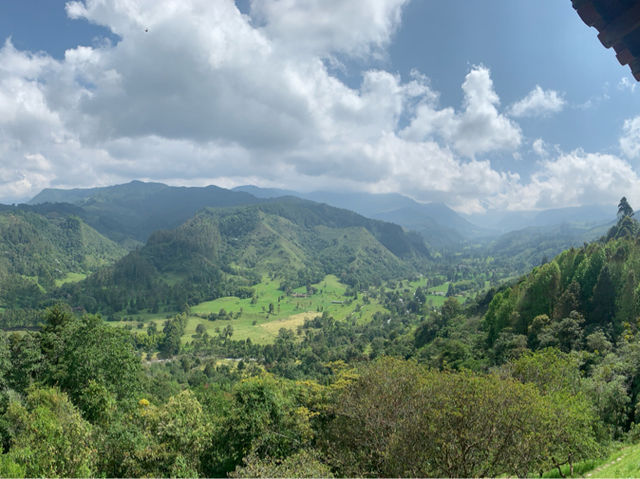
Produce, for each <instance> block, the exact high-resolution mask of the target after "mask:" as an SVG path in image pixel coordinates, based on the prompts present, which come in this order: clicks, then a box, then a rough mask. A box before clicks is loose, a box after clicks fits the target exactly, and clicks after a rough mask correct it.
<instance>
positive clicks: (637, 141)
mask: <svg viewBox="0 0 640 479" xmlns="http://www.w3.org/2000/svg"><path fill="white" fill-rule="evenodd" d="M620 149H621V150H622V153H623V154H624V155H625V156H627V157H628V158H638V157H639V156H640V116H636V117H635V118H630V119H628V120H625V121H624V125H623V126H622V136H621V137H620Z"/></svg>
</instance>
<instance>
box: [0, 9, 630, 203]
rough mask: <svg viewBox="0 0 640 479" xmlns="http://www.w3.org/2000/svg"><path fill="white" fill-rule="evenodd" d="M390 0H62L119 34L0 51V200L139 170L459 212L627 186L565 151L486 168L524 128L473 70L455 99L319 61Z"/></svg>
mask: <svg viewBox="0 0 640 479" xmlns="http://www.w3.org/2000/svg"><path fill="white" fill-rule="evenodd" d="M406 3H407V0H353V1H349V2H344V1H341V0H340V1H339V0H261V1H258V0H255V1H253V2H252V3H251V8H250V15H244V14H242V13H241V12H240V11H239V10H238V9H237V7H236V5H235V3H234V2H233V1H232V0H216V1H210V0H163V1H158V0H135V1H134V0H86V1H84V2H80V1H73V2H69V3H68V4H67V14H68V15H69V16H70V17H71V18H78V19H85V20H87V21H90V22H92V23H96V24H100V25H103V26H106V27H108V28H109V29H111V31H113V32H114V33H115V34H116V35H118V37H119V40H118V41H117V42H115V43H113V44H112V43H109V42H106V41H105V42H103V43H97V44H94V45H93V46H77V47H76V48H73V49H70V50H68V51H67V52H66V54H65V56H64V59H62V60H55V59H53V58H51V57H49V56H47V55H45V54H33V53H30V52H23V51H19V50H16V48H15V47H14V46H13V45H12V44H11V42H10V41H7V42H6V43H5V44H4V46H3V47H2V48H0V157H1V158H2V162H1V163H0V192H1V193H0V201H13V200H15V199H26V198H27V197H29V196H31V195H34V194H35V193H37V192H38V191H39V190H40V189H41V188H43V187H47V186H58V187H75V186H94V185H105V184H113V183H116V182H122V181H128V180H131V179H134V178H137V179H144V180H154V181H164V182H167V183H171V184H188V185H205V184H212V183H213V184H219V185H221V186H234V185H237V184H246V183H258V184H261V185H265V186H278V187H288V188H291V187H292V185H294V187H295V188H299V189H307V190H310V189H318V188H323V189H326V188H328V187H329V188H343V189H357V190H365V191H371V192H392V191H395V192H402V193H406V194H410V195H411V196H413V197H414V198H416V199H418V200H423V201H444V202H446V203H448V204H450V205H451V206H453V207H455V208H457V209H459V210H461V211H468V212H472V211H481V210H482V209H483V208H485V207H487V206H489V207H510V208H530V207H543V206H545V205H552V206H558V205H560V204H563V203H562V202H570V203H571V202H573V203H575V202H578V201H580V200H581V199H582V198H588V199H589V202H593V201H594V200H593V198H602V199H603V200H607V201H608V200H609V199H610V198H609V196H612V197H614V196H615V197H617V196H620V195H619V192H618V191H615V192H610V193H607V188H613V186H614V185H615V184H616V182H617V181H623V180H624V181H626V183H621V184H622V185H623V186H625V187H626V186H628V185H630V184H632V183H634V182H635V181H637V178H636V177H635V173H634V172H633V170H632V169H631V168H630V167H629V165H628V164H627V163H626V162H624V161H623V160H620V159H618V158H616V157H613V156H606V155H605V156H601V155H595V154H587V153H583V152H580V151H577V152H574V153H571V154H567V155H560V156H559V157H558V158H556V159H554V160H551V159H548V160H547V161H545V162H542V163H540V170H539V171H538V172H536V173H534V174H533V176H532V179H531V180H530V181H529V180H527V182H523V179H522V178H520V176H519V175H518V174H516V173H513V172H509V171H498V170H496V169H495V168H494V167H493V165H492V163H491V161H490V158H491V156H490V154H492V153H495V152H500V153H506V154H507V155H508V156H511V157H513V158H518V157H520V152H519V149H520V147H521V145H522V142H523V134H522V131H521V129H520V127H519V125H518V124H517V123H516V121H515V120H514V119H513V118H510V117H509V116H508V115H507V114H506V112H505V111H504V109H501V107H500V98H499V96H498V94H497V92H496V91H495V88H494V85H493V82H492V79H491V72H490V70H489V68H487V67H485V66H474V67H472V68H471V69H470V71H469V72H468V74H467V75H466V76H465V78H464V79H461V82H462V85H461V88H462V93H463V102H462V104H461V105H460V106H459V107H458V108H454V107H451V106H447V105H444V106H442V105H440V104H439V103H440V95H439V93H438V92H437V91H435V90H434V89H433V88H432V86H431V83H430V81H429V78H428V77H427V76H426V75H424V74H423V73H421V72H419V71H413V72H411V75H410V76H409V78H402V77H401V76H400V75H398V74H394V73H390V72H388V71H384V70H381V69H368V70H365V71H363V72H362V81H361V82H360V84H359V85H356V86H353V85H351V86H350V85H347V84H346V83H344V82H343V81H341V80H340V79H339V78H338V77H337V76H336V75H335V74H333V73H332V72H331V71H330V69H329V68H328V67H327V64H328V63H329V62H327V60H328V59H330V58H331V57H332V56H334V55H338V56H343V55H346V56H350V57H358V60H359V61H366V60H367V59H368V58H375V57H376V56H379V55H381V54H383V52H384V48H385V47H386V45H388V44H389V42H390V41H391V40H392V37H393V33H394V32H395V31H396V30H397V28H398V26H399V24H400V21H401V17H402V8H403V6H404V5H405V4H406ZM356 13H357V14H356ZM362 15H365V16H366V21H363V17H362ZM534 92H535V90H534ZM530 96H531V95H530ZM542 96H543V98H547V96H549V92H543V94H542ZM551 97H553V96H552V95H551ZM532 103H535V101H532ZM528 108H529V107H528ZM547 110H549V108H548V107H547ZM511 114H512V112H511ZM512 116H513V115H512ZM633 128H636V127H633ZM633 128H632V127H629V129H628V130H629V131H628V132H627V127H626V123H625V132H627V133H625V135H627V136H629V135H628V133H629V132H632V130H633ZM621 145H622V140H621ZM533 149H534V151H536V152H538V153H539V154H541V153H542V152H544V151H545V150H546V148H545V144H544V142H543V141H542V140H541V139H539V140H536V141H535V142H534V143H533ZM623 150H624V147H623ZM544 158H549V156H548V155H547V156H544ZM590 168H591V169H595V171H596V172H597V173H593V172H590ZM607 174H608V175H609V176H606V175H607ZM576 176H579V177H580V178H581V180H580V181H578V182H576V181H575V178H576ZM603 178H604V181H602V179H603ZM598 181H602V184H601V185H599V184H598V183H597V182H598ZM573 183H575V186H573ZM592 195H593V198H591V196H592ZM607 195H609V196H607ZM628 196H630V195H629V194H628ZM554 202H557V203H554Z"/></svg>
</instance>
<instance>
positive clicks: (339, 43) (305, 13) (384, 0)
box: [251, 0, 409, 57]
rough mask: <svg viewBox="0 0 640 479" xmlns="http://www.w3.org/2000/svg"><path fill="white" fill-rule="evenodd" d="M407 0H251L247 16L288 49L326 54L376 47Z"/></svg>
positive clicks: (362, 51)
mask: <svg viewBox="0 0 640 479" xmlns="http://www.w3.org/2000/svg"><path fill="white" fill-rule="evenodd" d="M408 2H409V0H350V1H348V2H345V1H344V0H251V16H252V17H253V18H254V20H256V21H257V23H258V24H259V25H262V27H261V30H263V31H264V32H265V33H266V34H267V35H268V36H269V38H271V39H273V41H274V42H277V43H278V44H279V46H281V47H284V48H285V49H286V50H287V51H294V52H298V53H304V54H312V55H318V56H321V57H325V56H328V55H332V54H346V55H349V56H358V57H362V56H367V55H371V54H372V53H373V54H375V53H380V52H381V51H382V50H383V48H384V47H385V46H386V45H387V44H388V43H389V41H390V40H391V36H392V35H393V33H394V32H395V31H396V29H397V28H398V27H399V25H400V21H401V15H402V7H403V6H404V5H405V4H407V3H408Z"/></svg>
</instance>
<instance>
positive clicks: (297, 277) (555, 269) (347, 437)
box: [0, 182, 640, 477]
mask: <svg viewBox="0 0 640 479" xmlns="http://www.w3.org/2000/svg"><path fill="white" fill-rule="evenodd" d="M244 190H247V191H231V190H224V189H221V188H214V187H207V188H202V189H198V188H174V187H167V186H165V185H161V184H146V183H141V182H134V183H130V184H127V185H118V186H114V187H107V188H99V189H91V190H87V191H83V190H72V191H65V190H59V191H58V190H55V191H54V190H50V191H45V192H43V193H42V194H41V195H38V197H36V198H35V199H34V200H33V201H32V202H31V203H33V204H31V205H19V206H13V207H6V208H4V209H3V210H2V211H0V235H1V237H2V244H3V245H4V246H3V250H2V254H0V279H2V282H1V283H0V301H1V302H0V304H1V309H0V324H1V325H2V328H3V329H4V330H5V332H3V333H2V334H1V335H0V338H1V339H2V341H0V358H1V357H4V358H6V361H5V363H2V362H1V361H0V378H1V379H2V381H4V382H3V383H2V384H4V386H3V387H4V389H2V394H4V395H5V396H2V397H6V401H7V402H6V403H7V404H9V406H7V409H6V410H5V412H4V413H3V414H4V416H3V417H4V418H6V419H7V420H10V424H18V423H20V422H19V421H23V422H24V424H29V423H30V422H31V421H39V420H41V419H40V418H39V416H38V414H49V413H48V412H46V411H48V409H47V408H48V407H49V406H46V405H47V404H60V406H55V407H63V408H66V409H67V410H68V411H70V414H71V415H72V419H65V420H68V421H72V422H73V423H74V424H76V426H74V427H80V428H84V429H82V430H86V431H90V434H91V435H92V437H94V438H96V439H95V440H96V441H98V442H97V443H96V444H97V446H96V447H97V448H98V450H99V451H100V457H102V459H100V458H99V457H98V456H97V455H93V453H92V452H91V451H88V450H87V451H85V450H82V449H78V450H77V451H76V453H77V454H78V455H79V456H78V458H77V459H74V460H75V461H76V462H75V464H78V465H79V466H73V465H72V463H65V464H67V466H68V467H76V469H73V468H72V469H69V471H71V472H69V474H76V473H80V472H82V471H96V470H100V471H103V472H104V473H106V474H107V475H110V476H138V475H144V474H153V475H159V476H169V475H180V476H182V475H188V476H191V475H205V476H224V475H230V476H234V475H240V476H244V475H252V474H254V472H253V471H255V470H256V469H255V468H259V469H260V470H261V471H268V472H265V473H264V474H268V475H272V474H276V473H278V474H279V472H278V471H280V470H281V469H280V468H282V467H286V468H287V469H286V470H287V471H288V472H287V475H292V476H298V475H306V474H309V473H310V472H314V474H315V473H319V474H320V473H321V474H322V475H328V474H329V473H331V474H337V475H341V476H342V475H346V476H361V475H384V476H392V475H393V476H395V475H398V476H407V475H410V476H411V475H419V476H434V475H435V476H449V477H461V476H462V477H468V476H476V475H481V476H485V475H499V474H503V473H506V474H514V475H523V474H524V472H528V473H532V472H534V471H540V470H543V471H547V472H546V473H545V477H555V476H554V475H555V474H556V473H557V474H558V475H560V474H563V475H567V474H569V475H570V474H571V469H572V468H574V466H575V469H574V473H579V474H585V473H587V471H590V470H591V469H594V472H593V474H597V473H598V471H601V470H603V471H609V469H602V468H603V467H604V466H603V465H604V464H605V462H604V461H605V458H606V456H607V454H609V453H611V454H615V451H618V450H619V448H620V447H623V446H621V444H627V445H626V446H624V447H626V448H627V449H623V450H624V451H631V450H632V449H629V448H633V447H635V446H629V445H628V444H633V443H634V442H635V441H636V434H637V426H636V425H635V424H636V420H637V419H638V417H637V413H636V405H637V404H638V401H639V397H638V396H637V387H638V386H637V385H638V384H640V383H639V382H638V381H640V361H639V360H638V358H639V357H640V356H638V351H639V350H638V347H637V345H638V344H640V342H638V339H637V338H638V337H640V329H639V326H638V324H637V321H634V320H633V318H636V317H637V316H638V315H640V310H639V309H638V307H639V306H638V305H640V301H638V298H637V296H638V291H640V283H639V281H640V270H639V269H638V264H640V262H639V260H638V258H640V250H638V248H637V238H638V237H640V226H639V224H638V222H637V221H636V220H635V219H633V215H632V213H633V211H632V210H631V212H628V211H627V210H626V209H625V210H624V214H619V215H618V221H617V222H613V223H612V222H610V221H608V222H605V223H602V224H596V223H587V222H579V221H578V222H574V223H566V222H562V223H559V224H551V225H540V223H539V222H538V223H537V224H536V226H531V227H529V228H526V229H524V230H516V231H510V232H507V233H504V234H500V233H494V234H493V236H491V235H488V233H487V229H483V228H482V227H477V228H476V229H473V228H471V230H470V231H467V233H465V234H464V235H463V233H462V232H461V231H458V233H456V234H457V235H458V234H459V236H457V238H458V239H457V240H456V241H453V240H452V241H448V242H447V244H439V243H435V244H434V243H430V242H429V237H430V235H429V234H421V233H420V232H419V231H412V230H411V229H410V228H408V227H407V226H406V225H407V224H408V223H405V225H404V227H403V226H400V225H397V224H394V223H390V222H387V221H383V220H381V219H373V218H368V217H366V216H363V215H361V214H359V213H356V212H353V211H350V210H348V209H344V208H341V207H336V206H329V205H328V204H326V203H317V202H315V201H312V200H310V199H302V198H297V197H295V196H294V195H292V194H291V193H292V192H287V196H284V197H258V196H252V194H251V193H250V191H253V192H256V191H258V190H257V189H255V188H254V189H248V188H244ZM238 195H240V196H238ZM262 196H266V194H263V195H262ZM320 196H321V195H320ZM321 197H322V196H321ZM338 198H339V197H338ZM347 199H349V200H350V201H353V202H354V204H355V205H356V206H357V204H360V205H369V207H371V208H373V207H375V208H377V209H378V211H382V209H384V207H385V205H387V206H389V207H390V208H391V209H390V210H389V211H390V212H396V211H399V210H398V208H397V207H398V205H399V204H403V203H404V204H406V203H407V201H408V200H405V199H402V197H399V196H392V197H388V196H384V195H383V196H381V197H380V198H375V197H374V196H366V197H357V198H356V199H354V198H353V197H348V196H345V197H343V198H342V201H347ZM42 200H46V202H45V203H40V201H42ZM57 200H62V201H68V202H62V203H58V202H51V201H57ZM621 204H622V203H621ZM158 205H161V207H160V206H158ZM168 205H171V208H169V209H167V210H166V211H165V212H164V213H163V208H166V207H167V206H168ZM339 206H342V207H344V206H349V205H348V204H340V205H339ZM363 207H364V206H361V208H363ZM407 208H409V209H408V210H405V212H406V213H407V215H408V212H409V211H411V214H413V215H414V218H413V219H412V220H411V224H414V225H419V224H421V225H427V224H429V225H431V226H429V227H432V228H434V230H433V231H432V234H435V235H441V233H440V232H439V230H438V229H437V228H438V227H437V226H434V225H438V224H443V223H444V224H446V225H447V226H446V228H451V229H450V231H453V230H455V227H458V228H468V225H467V223H466V220H464V221H461V218H456V217H454V218H453V219H452V220H451V221H450V222H447V219H446V218H447V214H449V213H447V210H444V209H443V208H441V207H440V206H435V207H429V206H428V205H427V206H425V207H424V208H423V207H419V208H418V207H417V206H416V205H415V204H409V206H407ZM434 210H437V211H439V212H440V213H442V214H444V216H442V215H441V216H439V217H438V220H436V219H434V218H433V217H430V216H425V217H424V218H423V219H422V220H421V219H420V215H421V214H425V211H434ZM361 211H363V212H365V211H364V210H361ZM443 212H444V213H443ZM369 213H371V210H369ZM574 213H575V211H572V210H570V211H568V212H567V214H574ZM398 214H399V219H400V220H402V218H408V216H403V215H402V214H400V213H398ZM451 214H453V215H455V213H453V212H451ZM371 215H372V216H377V217H380V218H384V217H385V215H384V214H382V213H380V214H373V213H371ZM394 215H395V213H389V216H388V218H389V219H393V217H394ZM550 216H551V217H553V218H556V219H557V218H558V217H560V218H561V221H564V219H563V216H562V213H560V212H557V211H556V212H554V213H553V214H551V215H550ZM524 217H525V218H528V217H529V216H528V215H524ZM143 218H145V219H144V220H143ZM511 220H512V221H513V215H511ZM403 221H409V219H405V220H403ZM468 224H469V225H470V224H471V223H468ZM456 225H457V226H456ZM425 227H427V226H425ZM474 228H475V227H474ZM465 235H467V236H465ZM636 278H638V279H636ZM3 364H4V365H3ZM3 368H4V369H3ZM14 395H18V396H20V397H22V398H24V400H25V401H26V402H25V403H24V405H21V404H22V403H20V404H18V403H17V402H15V400H14V399H12V398H13V397H14ZM43 401H44V402H43ZM65 401H66V402H65ZM389 401H391V402H389ZM391 403H393V404H394V406H393V407H392V408H387V406H386V405H387V404H391ZM21 408H22V409H21ZM43 408H44V409H43ZM461 408H462V409H461ZM461 410H463V411H466V412H465V413H464V414H463V415H462V416H460V411H461ZM43 411H44V412H43ZM15 414H20V418H22V419H18V417H17V416H15ZM176 417H182V418H183V419H181V420H183V421H185V422H184V423H182V425H177V424H175V425H173V424H174V423H172V422H169V423H168V424H170V425H172V426H171V427H175V428H174V429H172V430H171V431H170V432H169V430H166V431H167V432H165V433H162V434H164V435H158V433H157V432H153V431H159V430H162V427H164V426H160V424H162V422H163V421H166V418H176ZM163 418H165V419H163ZM416 418H417V419H416ZM428 418H432V419H428ZM456 418H458V419H456ZM413 419H416V421H417V422H416V421H414V420H413ZM172 420H173V419H172ZM52 421H54V420H53V419H52ZM55 421H57V419H56V420H55ZM55 421H54V423H55ZM74 421H75V422H74ZM425 421H427V422H425ZM429 421H432V422H429ZM459 421H461V422H459ZM494 423H495V424H499V427H498V428H497V429H494V433H492V434H497V435H496V436H495V437H494V439H492V440H491V441H488V442H486V441H478V438H486V437H487V435H490V434H489V431H488V430H487V429H486V427H487V424H494ZM386 424H393V429H392V430H389V429H387V426H386ZM551 425H553V427H552V426H551ZM12 427H13V426H12ZM52 427H53V426H52ZM55 427H58V426H55ZM60 427H62V428H64V427H67V426H64V425H63V426H60ZM243 428H250V429H249V430H245V429H243ZM514 428H515V429H514ZM462 430H464V431H466V433H465V434H466V435H465V436H464V438H462V439H460V438H456V437H455V434H458V433H459V432H460V431H462ZM2 431H3V430H2V428H1V427H0V436H2V434H4V436H2V437H4V438H6V440H8V441H10V444H12V445H11V446H10V447H9V448H8V450H7V452H5V454H3V455H1V456H0V459H1V460H0V472H2V471H5V472H3V474H9V472H11V474H12V475H14V474H15V475H32V474H35V473H36V472H37V471H42V470H47V469H42V468H46V467H54V466H47V465H46V464H47V461H46V455H45V454H43V453H42V452H39V451H40V449H39V446H38V444H41V443H48V444H51V443H52V441H54V439H53V438H52V437H49V436H47V437H46V438H44V437H42V436H38V435H35V436H33V435H32V436H28V435H26V432H22V431H23V430H14V429H7V430H6V431H5V432H2ZM25 431H26V430H25ZM282 431H285V433H282V434H281V432H282ZM495 431H498V432H495ZM212 433H213V435H211V434H212ZM87 434H88V433H87ZM121 434H133V435H135V437H137V438H138V439H136V441H134V442H128V441H126V440H123V439H122V437H121V436H120V435H121ZM452 434H453V436H452ZM512 434H515V435H516V436H511V435H512ZM513 437H524V438H527V439H526V441H527V442H526V443H525V444H522V443H520V442H517V441H515V440H514V439H513ZM291 438H294V439H295V440H293V441H292V440H291ZM72 440H73V441H76V439H72ZM77 440H80V439H77ZM176 441H177V442H176ZM21 444H23V445H21ZM185 444H187V445H186V446H185ZM411 444H432V445H433V447H425V448H424V449H421V450H419V451H417V452H416V451H413V450H412V449H411V447H410V445H411ZM56 447H57V446H56ZM443 447H447V448H450V449H449V451H450V452H449V453H448V454H453V455H455V457H458V458H459V459H458V460H456V461H454V462H453V463H452V462H451V461H448V460H447V459H446V457H445V456H442V455H441V451H442V450H443V449H442V448H443ZM25 448H26V449H25ZM185 448H186V449H185ZM465 450H473V451H475V452H474V454H475V455H476V456H475V457H476V459H474V460H472V461H470V460H465V459H463V456H462V455H464V454H465V453H464V451H465ZM34 451H35V452H34ZM187 451H189V452H187ZM372 453H373V454H374V455H373V456H371V454H372ZM25 454H35V456H34V457H37V458H38V459H37V462H36V463H27V462H25V461H24V459H23V458H24V457H25V456H24V455H25ZM65 454H66V455H67V456H66V457H69V458H71V457H75V456H74V455H73V454H71V453H70V452H67V453H65ZM74 454H75V453H74ZM416 454H417V455H416ZM625 454H626V453H625ZM125 457H126V458H127V459H126V460H124V459H122V458H125ZM3 461H4V462H3ZM607 461H608V460H607ZM616 461H617V460H614V462H616ZM617 462H621V464H622V465H624V467H625V468H624V469H621V471H622V470H624V471H625V472H626V473H629V471H631V470H632V469H629V467H633V466H627V465H626V462H625V463H623V460H622V459H621V460H620V461H617ZM606 464H608V463H606ZM609 465H611V464H609ZM183 466H184V467H187V469H180V468H182V467H183ZM56 467H57V466H56ZM77 467H80V468H77ZM82 467H86V468H87V469H82ZM3 468H4V469H3ZM567 468H569V469H567ZM589 468H591V469H589ZM48 470H49V471H54V470H59V469H48ZM73 471H75V472H73ZM176 471H178V472H176ZM180 471H182V472H180ZM554 471H555V472H554ZM567 471H569V472H567ZM576 471H579V472H576ZM611 471H613V469H611ZM261 474H263V473H261ZM615 474H617V473H615ZM594 477H596V476H595V475H594Z"/></svg>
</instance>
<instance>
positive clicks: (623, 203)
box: [618, 196, 633, 218]
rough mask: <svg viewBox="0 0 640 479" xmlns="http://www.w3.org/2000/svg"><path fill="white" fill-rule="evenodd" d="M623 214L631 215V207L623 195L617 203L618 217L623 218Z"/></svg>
mask: <svg viewBox="0 0 640 479" xmlns="http://www.w3.org/2000/svg"><path fill="white" fill-rule="evenodd" d="M625 216H633V208H632V207H631V205H630V204H629V202H628V201H627V197H626V196H623V197H622V198H621V199H620V203H618V217H619V218H624V217H625Z"/></svg>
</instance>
